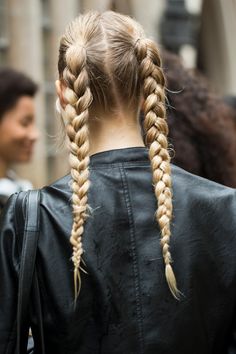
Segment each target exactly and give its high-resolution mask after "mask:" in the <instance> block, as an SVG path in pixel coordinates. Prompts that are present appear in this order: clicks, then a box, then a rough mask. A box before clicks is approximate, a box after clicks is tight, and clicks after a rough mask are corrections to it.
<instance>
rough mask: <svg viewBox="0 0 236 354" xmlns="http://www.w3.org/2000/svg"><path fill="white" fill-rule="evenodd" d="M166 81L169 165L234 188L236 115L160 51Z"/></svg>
mask: <svg viewBox="0 0 236 354" xmlns="http://www.w3.org/2000/svg"><path fill="white" fill-rule="evenodd" d="M162 58H163V66H164V71H165V75H166V78H167V88H168V89H169V91H168V92H167V100H168V106H169V107H168V110H167V118H168V124H169V130H170V131H169V141H170V144H172V145H173V147H174V151H175V155H174V157H173V163H175V164H176V165H178V166H180V167H182V168H184V169H185V170H187V171H189V172H192V173H194V174H197V175H200V176H202V177H205V178H208V179H211V180H213V181H216V182H218V183H222V184H224V185H227V186H230V187H236V158H235V156H236V111H235V110H233V109H232V107H230V106H229V104H227V103H226V102H224V100H223V98H221V97H219V96H217V95H216V94H215V93H214V92H213V90H211V89H210V87H209V85H208V83H207V81H206V79H205V78H204V77H203V76H202V75H201V74H200V73H198V72H191V71H190V70H187V69H185V68H184V67H183V65H182V63H181V60H180V59H179V58H178V57H177V56H176V55H174V54H171V53H169V52H167V51H163V53H162Z"/></svg>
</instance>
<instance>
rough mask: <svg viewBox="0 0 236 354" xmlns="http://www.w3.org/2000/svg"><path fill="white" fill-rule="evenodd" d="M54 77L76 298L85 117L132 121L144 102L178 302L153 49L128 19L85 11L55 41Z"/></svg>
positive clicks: (161, 97) (85, 180)
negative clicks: (63, 135)
mask: <svg viewBox="0 0 236 354" xmlns="http://www.w3.org/2000/svg"><path fill="white" fill-rule="evenodd" d="M58 71H59V79H60V81H61V84H62V85H63V86H64V87H65V90H64V101H65V102H66V106H65V115H66V118H67V122H68V124H67V134H68V136H69V139H70V142H71V143H70V165H71V175H72V178H73V185H72V189H73V196H72V201H73V212H74V224H73V228H72V235H71V243H72V246H73V257H72V260H73V262H74V267H75V290H76V294H77V293H78V292H79V288H77V279H78V281H79V286H80V275H79V267H80V261H81V255H82V253H83V248H82V234H83V228H84V226H83V225H84V221H85V219H86V217H87V213H86V211H87V192H88V188H89V143H90V142H89V124H88V122H89V119H91V116H92V114H93V112H97V111H99V112H102V113H106V115H107V114H109V112H110V113H113V115H114V114H115V112H120V113H122V111H124V110H126V111H127V110H130V111H132V112H133V113H135V114H137V115H138V113H139V110H140V107H141V103H142V102H144V104H143V107H144V116H145V118H144V130H145V138H146V145H147V147H148V148H149V156H150V160H151V165H152V170H153V184H154V192H155V195H156V198H157V200H158V209H157V213H156V218H157V221H158V223H159V225H160V230H161V245H162V249H163V258H164V262H165V271H166V278H167V281H168V284H169V287H170V289H171V291H172V293H173V294H174V296H177V294H178V291H177V287H176V282H175V277H174V274H173V271H172V268H171V265H170V263H171V257H170V252H169V238H170V221H171V215H172V199H171V179H170V157H169V153H168V143H167V138H166V136H167V133H168V127H167V123H166V120H165V118H166V113H165V92H164V85H165V80H164V76H163V72H162V69H161V61H160V57H159V52H158V49H157V46H156V44H155V43H154V42H153V41H151V40H149V39H147V38H145V34H144V31H143V29H142V27H141V26H140V25H139V24H138V23H137V22H136V21H135V20H133V19H131V18H130V17H128V16H124V15H121V14H118V13H115V12H112V11H108V12H105V13H102V14H99V13H97V12H89V13H87V14H85V15H81V16H79V17H78V18H76V19H75V20H74V21H73V22H71V23H70V24H69V26H68V27H67V30H66V32H65V34H64V35H63V36H62V39H61V43H60V49H59V60H58Z"/></svg>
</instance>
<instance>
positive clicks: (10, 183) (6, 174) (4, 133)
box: [0, 68, 38, 208]
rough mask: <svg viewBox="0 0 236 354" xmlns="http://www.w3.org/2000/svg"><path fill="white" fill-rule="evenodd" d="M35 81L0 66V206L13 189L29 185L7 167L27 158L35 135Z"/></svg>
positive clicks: (29, 186) (13, 191) (17, 189)
mask: <svg viewBox="0 0 236 354" xmlns="http://www.w3.org/2000/svg"><path fill="white" fill-rule="evenodd" d="M36 92H37V85H36V84H35V83H34V82H33V81H32V80H31V79H30V78H28V77H27V76H25V75H24V74H23V73H21V72H18V71H16V70H13V69H10V68H2V69H0V208H1V207H2V206H3V205H4V204H5V202H6V200H7V199H8V197H9V196H10V195H11V194H12V193H15V192H17V191H21V190H26V189H30V188H32V185H31V183H30V182H29V181H27V180H22V179H19V178H18V177H17V176H16V174H15V172H14V171H13V170H12V169H11V168H12V165H13V164H15V163H25V162H29V161H30V159H31V157H32V153H33V147H34V144H35V142H36V140H37V138H38V131H37V129H36V126H35V107H34V96H35V94H36Z"/></svg>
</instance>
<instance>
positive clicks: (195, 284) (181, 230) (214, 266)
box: [0, 148, 236, 354]
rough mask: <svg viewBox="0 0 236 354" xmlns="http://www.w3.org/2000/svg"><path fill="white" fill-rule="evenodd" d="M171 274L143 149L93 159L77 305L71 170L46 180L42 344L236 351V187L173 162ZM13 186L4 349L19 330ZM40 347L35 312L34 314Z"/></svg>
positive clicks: (76, 351)
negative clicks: (174, 289) (173, 284)
mask: <svg viewBox="0 0 236 354" xmlns="http://www.w3.org/2000/svg"><path fill="white" fill-rule="evenodd" d="M172 175H173V190H174V219H173V224H172V238H171V254H172V258H173V267H174V271H175V274H176V278H177V282H178V287H179V289H180V290H181V291H182V293H183V296H182V297H181V300H180V301H177V300H175V299H174V298H173V296H172V295H171V293H170V291H169V289H168V287H167V284H166V280H165V276H164V266H163V259H162V254H161V249H160V241H159V232H158V226H157V225H156V222H155V218H154V212H155V210H156V200H155V197H154V194H153V189H152V176H151V171H150V163H149V160H148V154H147V151H146V149H145V148H130V149H121V150H113V151H109V152H103V153H99V154H96V155H94V156H92V157H91V166H90V176H91V177H90V180H91V187H90V191H89V205H90V207H91V209H92V212H91V216H90V217H89V219H88V221H87V223H86V227H85V233H84V236H83V244H84V249H85V251H84V260H85V263H86V269H87V272H88V274H85V273H82V289H81V293H80V296H79V299H78V301H77V306H76V309H75V310H74V307H73V305H74V303H73V301H74V289H73V264H72V261H71V253H72V250H71V246H70V243H69V236H70V231H71V225H72V215H71V207H70V198H71V191H70V186H69V185H70V177H69V176H67V177H64V178H63V179H61V180H59V181H58V182H56V183H54V184H53V185H51V186H49V187H46V188H43V189H42V193H41V194H42V200H41V233H40V238H39V246H38V256H37V264H38V273H39V281H40V292H41V301H42V307H43V325H44V334H45V346H46V353H47V354H54V353H56V354H105V353H106V354H158V353H160V354H173V353H180V354H210V353H212V354H213V353H214V354H235V353H236V343H235V304H236V192H235V190H233V189H231V188H227V187H223V186H221V185H219V184H216V183H213V182H210V181H207V180H204V179H202V178H200V177H196V176H193V175H191V174H189V173H187V172H185V171H183V170H181V169H179V168H177V167H175V166H173V167H172ZM14 202H15V196H13V197H12V198H11V200H10V202H9V203H8V207H7V213H4V214H5V215H4V217H3V220H2V222H1V240H0V241H1V250H0V253H1V254H0V256H1V258H0V316H1V317H0V353H1V354H12V353H9V352H8V349H7V348H8V343H9V341H11V340H14V331H13V328H14V323H15V318H16V297H17V281H18V271H19V256H18V252H17V247H16V238H17V230H15V225H14V213H15V211H14ZM30 324H31V327H32V330H33V332H34V333H35V342H36V348H37V316H36V314H35V313H34V309H33V311H32V314H31V323H30Z"/></svg>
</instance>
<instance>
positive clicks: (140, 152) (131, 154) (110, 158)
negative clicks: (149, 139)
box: [90, 147, 149, 166]
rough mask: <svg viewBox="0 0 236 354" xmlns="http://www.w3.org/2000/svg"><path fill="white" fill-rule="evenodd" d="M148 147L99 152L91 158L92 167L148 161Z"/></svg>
mask: <svg viewBox="0 0 236 354" xmlns="http://www.w3.org/2000/svg"><path fill="white" fill-rule="evenodd" d="M148 159H149V157H148V149H147V148H146V147H132V148H124V149H115V150H109V151H103V152H99V153H97V154H94V155H91V156H90V166H95V165H100V164H113V163H124V162H135V161H148Z"/></svg>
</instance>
